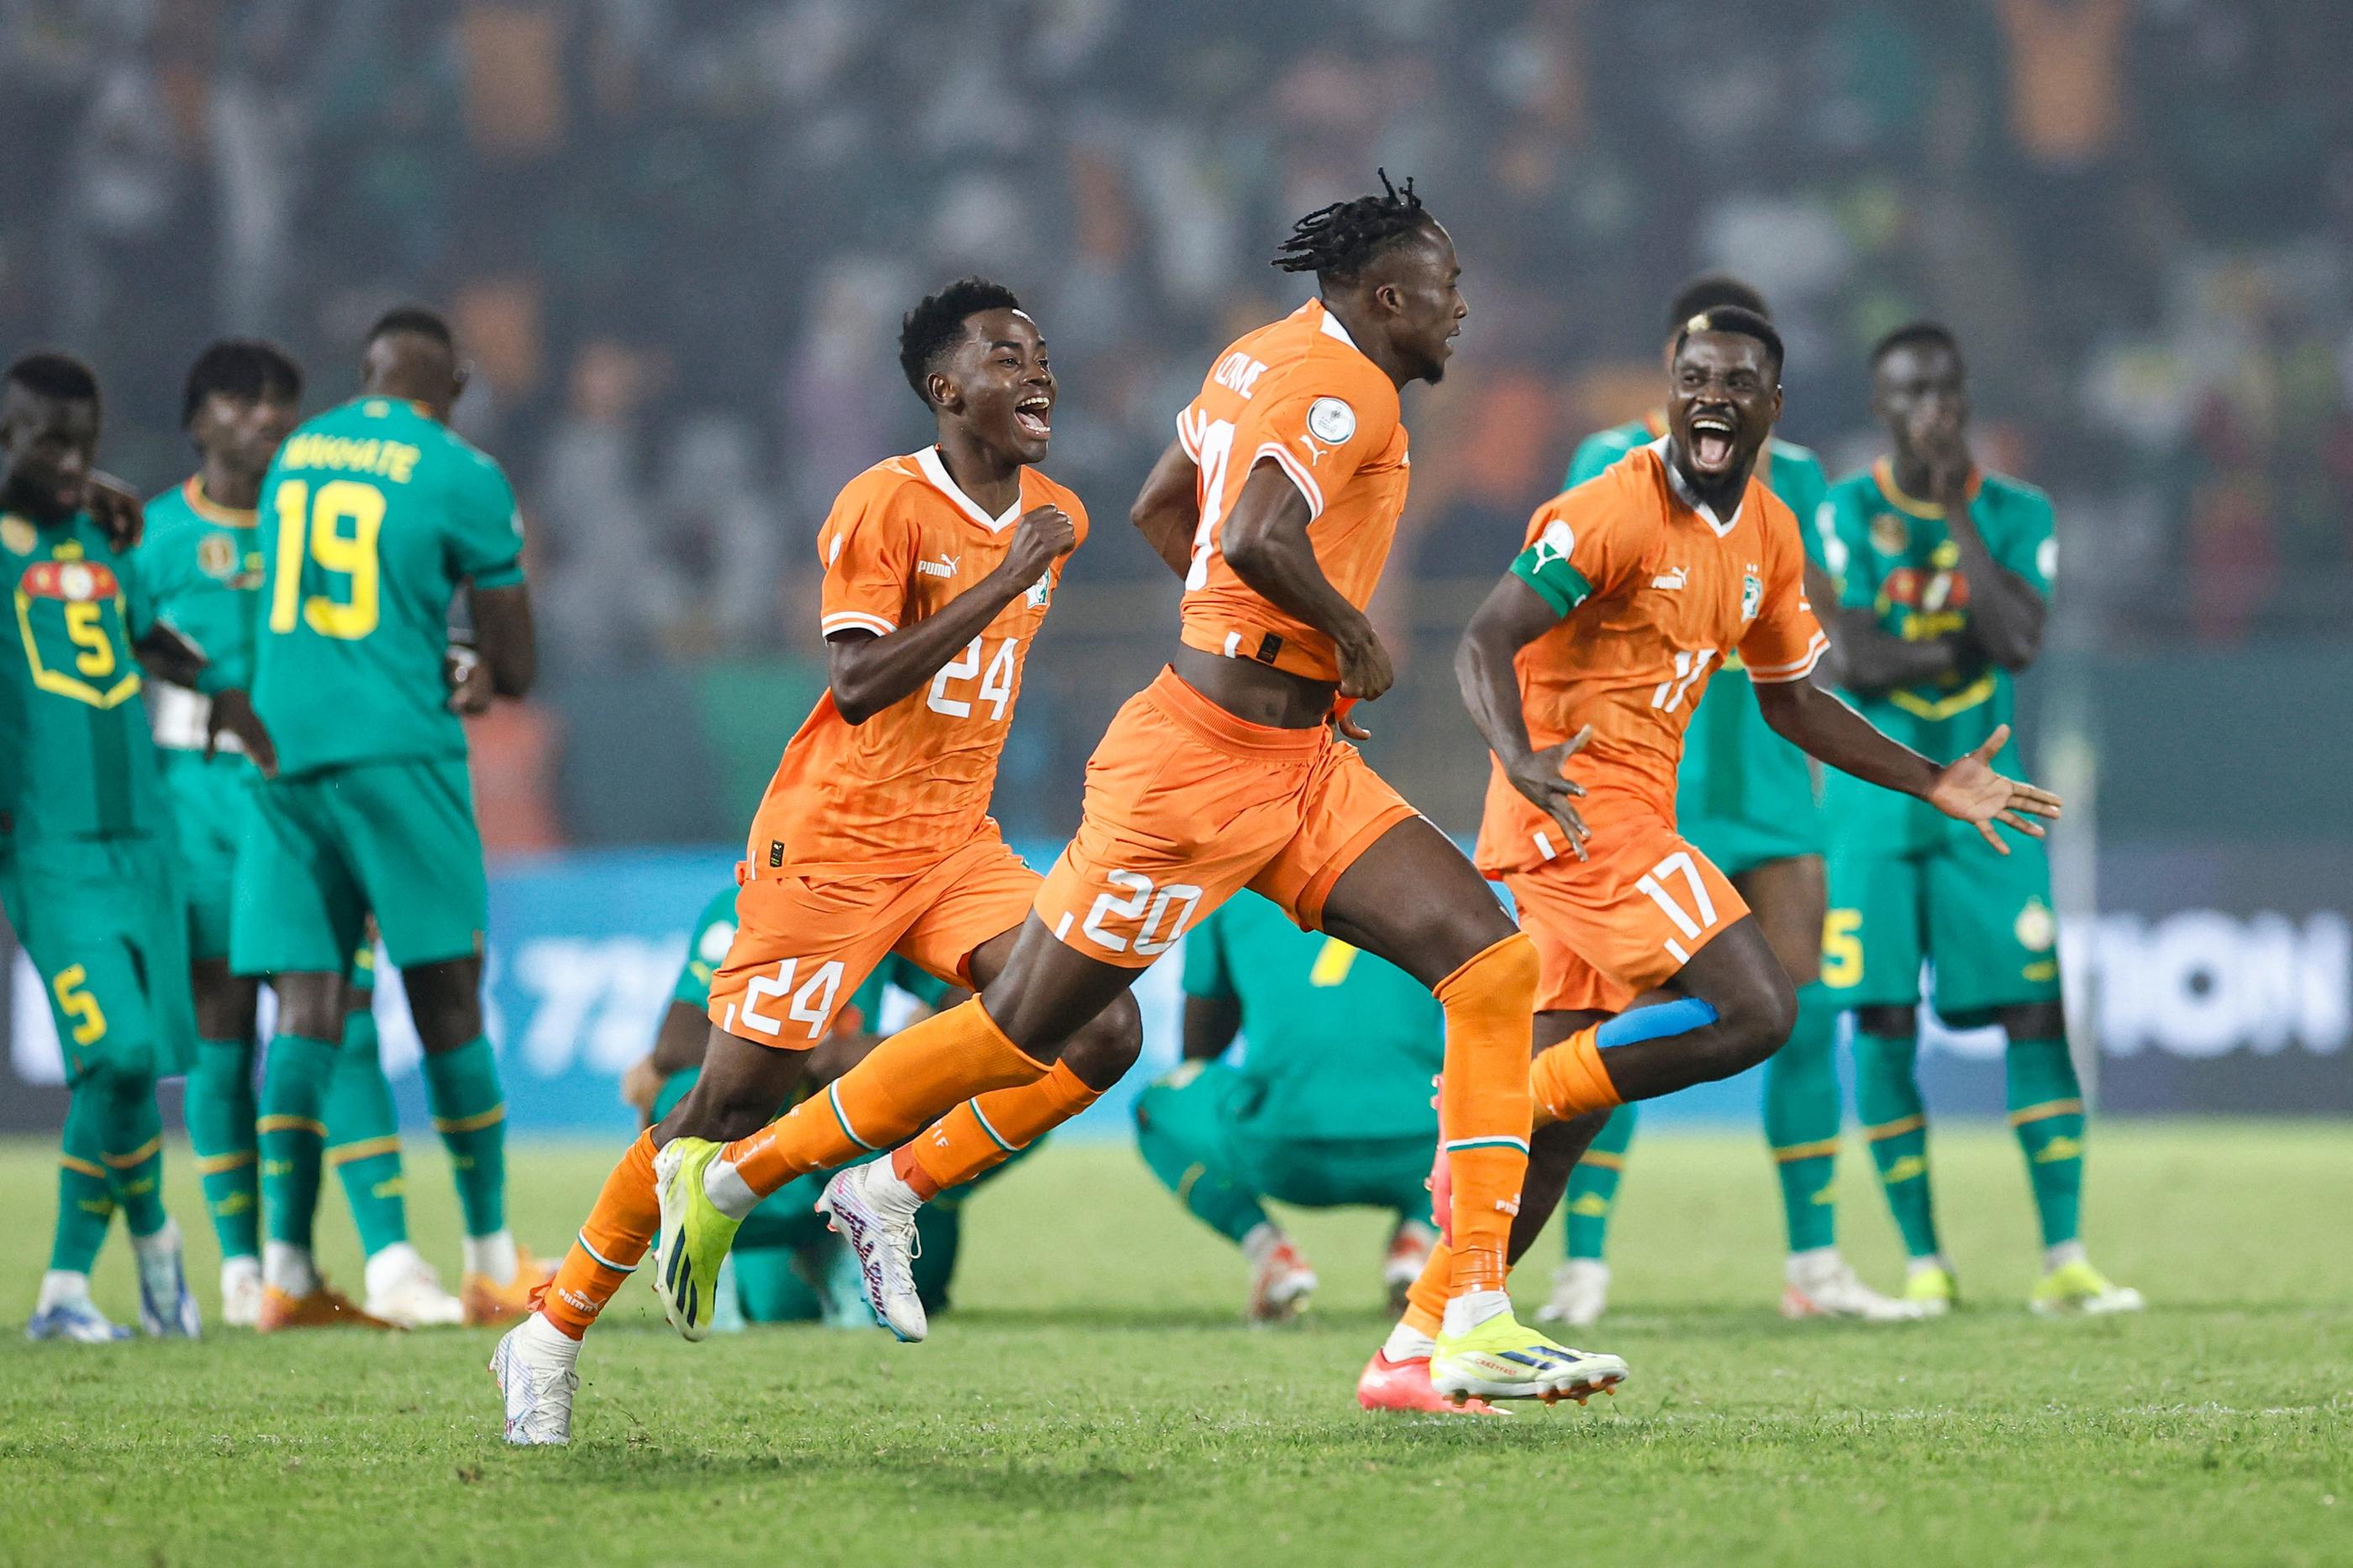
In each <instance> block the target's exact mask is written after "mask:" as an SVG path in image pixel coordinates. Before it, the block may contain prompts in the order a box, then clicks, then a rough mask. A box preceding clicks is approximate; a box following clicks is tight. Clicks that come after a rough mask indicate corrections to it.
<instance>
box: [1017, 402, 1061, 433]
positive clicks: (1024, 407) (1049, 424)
mask: <svg viewBox="0 0 2353 1568" xmlns="http://www.w3.org/2000/svg"><path fill="white" fill-rule="evenodd" d="M1013 423H1014V425H1015V426H1016V427H1017V428H1018V429H1019V430H1020V432H1021V434H1023V435H1024V436H1027V437H1029V438H1030V439H1031V440H1033V441H1043V440H1044V439H1046V438H1047V437H1049V436H1051V435H1052V434H1053V433H1054V399H1053V397H1052V395H1050V394H1048V393H1043V392H1033V393H1031V394H1030V395H1029V396H1027V397H1025V398H1023V399H1022V400H1021V401H1020V402H1018V403H1017V404H1015V405H1013Z"/></svg>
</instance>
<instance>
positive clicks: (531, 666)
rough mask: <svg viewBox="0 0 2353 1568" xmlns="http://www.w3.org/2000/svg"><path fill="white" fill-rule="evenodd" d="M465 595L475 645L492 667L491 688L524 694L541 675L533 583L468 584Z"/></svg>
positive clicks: (513, 694) (510, 696)
mask: <svg viewBox="0 0 2353 1568" xmlns="http://www.w3.org/2000/svg"><path fill="white" fill-rule="evenodd" d="M466 598H467V603H468V604H469V605H470V606H471V608H472V610H473V615H474V649H475V651H476V652H477V653H479V654H480V656H481V661H482V666H483V668H486V669H488V670H489V671H490V675H491V691H492V692H494V693H496V694H497V695H498V696H501V697H504V698H508V699H510V700H512V699H515V698H520V697H522V696H523V695H525V694H526V693H528V692H529V691H530V690H531V687H532V682H533V680H535V679H538V676H539V646H538V643H537V641H536V639H535V638H534V637H533V634H532V620H531V588H530V585H529V584H523V583H512V584H508V585H507V586H505V587H503V588H479V587H476V586H474V585H473V584H468V585H467V588H466Z"/></svg>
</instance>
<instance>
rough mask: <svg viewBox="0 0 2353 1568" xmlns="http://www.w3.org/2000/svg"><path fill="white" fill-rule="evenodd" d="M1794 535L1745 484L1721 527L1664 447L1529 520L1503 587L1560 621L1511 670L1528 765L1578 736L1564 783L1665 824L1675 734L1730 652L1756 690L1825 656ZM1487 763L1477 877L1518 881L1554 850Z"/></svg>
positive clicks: (1613, 469)
mask: <svg viewBox="0 0 2353 1568" xmlns="http://www.w3.org/2000/svg"><path fill="white" fill-rule="evenodd" d="M1805 568H1806V555H1805V546H1804V543H1803V541H1802V539H1801V538H1800V536H1799V532H1798V520H1797V519H1796V517H1795V516H1793V515H1792V514H1791V513H1790V511H1789V509H1788V507H1787V506H1786V505H1784V504H1783V503H1782V502H1781V501H1780V500H1779V499H1778V498H1777V497H1776V496H1775V495H1774V494H1773V492H1772V491H1771V490H1769V489H1766V488H1765V485H1764V483H1763V481H1762V480H1760V479H1756V478H1754V477H1751V479H1749V481H1748V489H1746V492H1744V493H1743V494H1742V496H1741V499H1740V505H1739V507H1738V509H1737V510H1735V511H1734V512H1733V514H1732V517H1731V519H1730V521H1722V522H1719V521H1718V520H1717V519H1716V517H1715V514H1714V513H1713V512H1711V511H1710V510H1707V508H1706V507H1705V506H1704V505H1703V504H1701V503H1700V502H1698V501H1697V500H1696V499H1695V498H1692V497H1689V496H1686V495H1685V494H1684V493H1683V489H1682V484H1681V479H1680V478H1679V476H1677V475H1675V474H1674V473H1673V472H1672V471H1671V470H1670V468H1668V465H1667V460H1666V443H1665V442H1664V441H1663V440H1661V441H1657V442H1653V443H1652V444H1651V445H1650V446H1647V447H1637V448H1636V449H1635V450H1634V451H1632V452H1630V453H1628V454H1627V455H1626V456H1625V457H1624V458H1620V459H1619V461H1617V462H1616V463H1614V464H1612V465H1611V466H1610V467H1609V468H1607V469H1605V470H1603V471H1602V472H1601V473H1600V474H1599V476H1597V477H1596V478H1594V479H1589V480H1588V481H1586V482H1585V483H1584V484H1581V485H1579V486H1577V488H1576V489H1572V490H1567V491H1565V492H1563V493H1562V494H1560V495H1557V496H1555V497H1554V498H1553V499H1552V500H1548V501H1546V503H1545V504H1544V505H1543V506H1541V507H1539V508H1538V509H1536V513H1535V516H1534V517H1533V518H1531V519H1529V520H1528V531H1527V542H1526V548H1525V549H1524V550H1523V551H1522V552H1521V553H1520V555H1519V558H1518V559H1517V560H1515V561H1514V562H1513V563H1512V572H1513V574H1514V575H1515V576H1518V577H1519V578H1520V579H1521V580H1522V581H1524V582H1525V583H1526V584H1528V585H1529V586H1530V587H1532V588H1533V589H1535V591H1536V592H1537V593H1538V594H1541V595H1544V596H1545V598H1546V600H1547V601H1548V602H1550V603H1551V604H1552V605H1553V606H1554V607H1555V608H1556V609H1557V610H1559V611H1561V613H1562V619H1561V621H1560V624H1559V625H1557V626H1554V627H1553V628H1552V629H1551V630H1549V631H1547V632H1546V633H1545V634H1544V635H1543V636H1542V637H1538V638H1536V639H1535V641H1534V642H1532V643H1530V644H1528V645H1527V647H1524V648H1522V649H1521V650H1520V653H1519V657H1518V658H1517V659H1516V660H1514V668H1515V669H1516V670H1517V672H1518V675H1519V684H1520V704H1521V711H1522V714H1523V716H1524V717H1525V719H1526V721H1527V727H1528V739H1529V741H1530V742H1532V743H1533V744H1534V745H1535V747H1536V748H1537V749H1538V750H1539V751H1541V750H1543V749H1544V748H1545V747H1547V746H1551V745H1556V744H1557V743H1559V742H1562V741H1565V740H1567V739H1568V737H1569V736H1571V735H1573V734H1575V733H1576V732H1577V731H1578V730H1579V729H1581V728H1583V727H1584V726H1585V725H1588V724H1590V725H1592V726H1593V738H1592V740H1590V741H1588V742H1587V743H1586V746H1585V749H1584V751H1582V752H1579V753H1577V756H1576V757H1574V758H1572V759H1571V760H1570V762H1569V764H1568V770H1567V771H1568V773H1569V774H1570V776H1571V777H1573V778H1575V779H1576V780H1577V782H1578V783H1579V784H1583V785H1585V787H1586V788H1587V789H1588V790H1589V791H1592V792H1594V793H1595V794H1597V795H1599V794H1601V793H1603V792H1615V793H1617V794H1620V795H1628V796H1631V797H1632V798H1633V799H1635V800H1638V801H1640V802H1641V803H1643V804H1644V805H1649V806H1651V808H1652V809H1653V810H1655V811H1656V812H1657V814H1658V815H1659V816H1660V817H1662V819H1663V820H1664V821H1666V822H1667V823H1670V824H1672V822H1673V821H1674V819H1675V815H1674V813H1675V769H1676V767H1677V765H1678V764H1679V763H1681V762H1682V761H1683V731H1684V729H1685V728H1686V727H1687V726H1688V725H1689V724H1690V723H1691V716H1692V710H1694V709H1695V708H1697V707H1698V706H1699V700H1700V697H1701V695H1702V694H1703V693H1704V692H1705V691H1706V689H1707V681H1708V677H1709V675H1710V673H1711V672H1712V671H1714V670H1715V668H1717V667H1718V666H1719V665H1721V664H1722V663H1723V662H1724V660H1725V657H1726V655H1727V654H1729V653H1731V652H1732V651H1733V650H1735V649H1737V650H1738V652H1739V655H1740V659H1741V662H1742V663H1743V664H1745V665H1746V667H1747V669H1748V677H1749V679H1751V680H1753V681H1755V682H1757V684H1759V685H1769V684H1772V683H1774V682H1777V681H1787V680H1801V679H1805V677H1806V676H1807V675H1809V674H1810V673H1811V672H1812V670H1813V668H1814V666H1815V665H1816V664H1817V663H1819V662H1820V659H1821V657H1822V653H1823V651H1824V650H1825V649H1826V648H1827V647H1829V644H1828V642H1827V640H1826V639H1825V638H1824V637H1823V636H1822V630H1821V627H1820V626H1818V625H1817V624H1816V623H1815V620H1814V612H1813V606H1812V605H1810V604H1808V603H1807V601H1806V582H1805ZM1559 835H1560V830H1559V828H1558V826H1556V825H1555V824H1554V822H1553V820H1552V819H1551V818H1550V817H1549V816H1546V815H1545V813H1544V812H1542V811H1541V810H1539V809H1537V808H1536V807H1535V805H1531V804H1530V803H1529V802H1528V801H1527V799H1526V798H1525V797H1524V796H1523V795H1521V794H1520V793H1519V791H1517V790H1515V789H1514V788H1513V787H1512V785H1511V783H1510V781H1509V780H1507V779H1506V778H1504V770H1503V767H1502V764H1501V763H1495V764H1493V775H1492V776H1491V777H1490V778H1489V780H1488V782H1487V806H1486V813H1485V816H1484V817H1483V818H1482V821H1481V823H1480V826H1479V847H1478V853H1477V857H1476V858H1477V860H1478V865H1479V868H1480V869H1481V870H1482V871H1484V872H1486V873H1487V874H1488V875H1490V876H1497V875H1500V874H1502V873H1503V872H1505V871H1517V870H1525V869H1527V868H1531V867H1535V866H1538V865H1541V864H1543V863H1544V862H1545V861H1546V860H1549V859H1551V858H1554V856H1556V855H1557V854H1558V853H1560V852H1561V851H1563V850H1565V849H1566V848H1567V846H1566V845H1562V844H1559V843H1557V842H1556V840H1557V839H1558V837H1559Z"/></svg>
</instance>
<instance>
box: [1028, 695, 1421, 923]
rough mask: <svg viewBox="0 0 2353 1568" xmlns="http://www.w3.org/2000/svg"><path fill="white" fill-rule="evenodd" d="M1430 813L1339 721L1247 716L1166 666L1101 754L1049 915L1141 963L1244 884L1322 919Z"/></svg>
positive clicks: (1114, 724) (1049, 882) (1116, 724)
mask: <svg viewBox="0 0 2353 1568" xmlns="http://www.w3.org/2000/svg"><path fill="white" fill-rule="evenodd" d="M1411 816H1419V813H1418V812H1416V811H1415V810H1414V809H1413V807H1412V806H1410V805H1407V804H1406V801H1405V797H1404V796H1402V795H1398V792H1397V791H1396V790H1394V789H1391V788H1390V787H1389V786H1388V784H1387V783H1385V782H1384V781H1383V780H1382V778H1381V776H1380V775H1379V774H1378V773H1375V772H1373V770H1372V768H1371V767H1370V766H1369V765H1368V764H1367V763H1366V761H1365V759H1364V756H1363V755H1362V753H1360V752H1358V751H1357V750H1356V747H1354V746H1351V745H1349V744H1348V743H1347V742H1344V741H1340V740H1336V739H1335V738H1334V737H1333V735H1332V732H1331V731H1330V729H1329V728H1328V727H1327V726H1324V725H1321V724H1319V725H1316V726H1315V727H1314V728H1313V729H1308V730H1277V729H1274V728H1271V727H1270V726H1268V725H1264V724H1252V723H1249V722H1246V721H1243V720H1240V719H1237V718H1235V717H1234V716H1233V715H1232V714H1230V713H1229V712H1227V711H1226V710H1224V709H1222V708H1220V707H1219V706H1218V705H1217V704H1216V703H1214V702H1211V701H1210V700H1208V698H1206V697H1204V696H1202V695H1201V694H1200V693H1199V692H1198V691H1196V690H1194V689H1192V688H1191V687H1189V686H1187V685H1186V684H1185V683H1184V682H1183V681H1182V680H1180V679H1177V677H1176V671H1174V670H1172V669H1163V670H1162V671H1161V672H1160V676H1159V679H1155V681H1153V683H1152V684H1151V685H1150V686H1147V687H1145V689H1143V690H1142V691H1139V692H1137V693H1136V694H1135V695H1134V697H1131V698H1129V699H1128V700H1127V703H1126V705H1125V706H1124V707H1123V708H1121V709H1120V710H1119V715H1118V717H1116V718H1114V719H1113V721H1111V728H1110V729H1109V730H1108V731H1104V733H1103V742H1102V743H1101V744H1100V745H1098V746H1096V747H1095V754H1094V755H1093V757H1092V758H1091V759H1090V760H1089V761H1088V763H1087V795H1086V815H1085V817H1084V819H1083V820H1082V821H1081V822H1080V824H1079V836H1078V837H1076V838H1074V839H1072V840H1071V846H1070V847H1069V848H1067V849H1065V850H1063V851H1062V857H1061V858H1060V859H1059V860H1057V861H1056V862H1055V863H1054V868H1053V869H1052V870H1050V871H1049V872H1048V873H1046V885H1045V886H1044V887H1042V888H1040V889H1039V890H1038V906H1037V907H1038V916H1039V919H1040V920H1042V921H1045V922H1046V928H1047V929H1048V930H1049V931H1052V932H1053V933H1054V935H1055V936H1056V937H1058V938H1060V940H1061V941H1062V942H1067V943H1068V944H1070V945H1071V947H1073V948H1075V949H1077V950H1078V951H1079V952H1083V953H1085V954H1086V955H1087V956H1088V957H1090V958H1099V959H1102V960H1103V962H1104V963H1116V964H1119V965H1122V966H1123V967H1124V968H1128V969H1142V968H1144V967H1145V966H1146V965H1148V964H1149V963H1152V961H1153V960H1154V959H1155V958H1157V957H1159V956H1160V955H1161V954H1162V953H1164V952H1167V951H1168V949H1169V948H1170V947H1172V946H1174V945H1175V943H1176V939H1177V938H1178V937H1180V936H1182V935H1183V934H1184V933H1185V928H1186V927H1187V926H1188V925H1190V924H1192V922H1193V921H1196V920H1198V919H1199V918H1200V917H1201V916H1203V915H1206V914H1208V912H1209V911H1210V910H1214V909H1216V908H1217V907H1218V906H1219V904H1222V903H1224V902H1225V901H1226V900H1228V899H1230V898H1232V897H1233V896H1234V894H1235V893H1237V892H1239V891H1240V890H1241V889H1244V888H1248V889H1250V890H1251V891H1253V892H1257V893H1262V894H1264V895H1265V896H1266V897H1267V898H1269V899H1271V900H1274V902H1275V903H1276V904H1277V905H1279V906H1281V908H1282V910H1283V912H1284V913H1286V914H1288V915H1289V916H1290V917H1291V918H1292V919H1293V920H1294V921H1298V922H1299V924H1300V925H1301V926H1302V927H1303V928H1305V929H1306V930H1309V931H1314V930H1317V929H1319V928H1320V926H1321V925H1322V923H1323V916H1324V895H1325V894H1327V893H1329V892H1330V891H1331V890H1332V884H1333V883H1334V882H1335V881H1337V880H1339V878H1340V873H1341V872H1343V871H1345V870H1346V869H1347V868H1349V867H1350V866H1351V865H1353V864H1355V863H1356V858H1357V857H1358V856H1360V855H1362V854H1363V853H1364V852H1365V850H1366V848H1367V847H1370V846H1371V844H1372V842H1373V840H1375V839H1376V838H1378V837H1380V836H1381V835H1382V834H1384V833H1386V832H1388V830H1389V829H1390V828H1391V827H1394V826H1397V825H1398V823H1400V822H1403V821H1405V820H1406V819H1407V818H1408V817H1411Z"/></svg>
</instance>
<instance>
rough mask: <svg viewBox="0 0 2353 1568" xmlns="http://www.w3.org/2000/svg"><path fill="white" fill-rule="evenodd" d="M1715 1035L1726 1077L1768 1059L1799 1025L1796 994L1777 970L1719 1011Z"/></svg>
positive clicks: (1733, 998)
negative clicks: (1720, 1050)
mask: <svg viewBox="0 0 2353 1568" xmlns="http://www.w3.org/2000/svg"><path fill="white" fill-rule="evenodd" d="M1718 1011H1719V1016H1718V1021H1717V1035H1718V1038H1719V1040H1720V1042H1721V1047H1722V1049H1723V1051H1724V1054H1725V1064H1724V1065H1725V1077H1727V1078H1728V1077H1730V1076H1731V1075H1732V1074H1733V1073H1737V1072H1746V1070H1747V1069H1748V1068H1753V1067H1755V1066H1757V1064H1758V1063H1760V1062H1763V1061H1765V1060H1767V1059H1768V1058H1771V1057H1772V1055H1773V1053H1774V1052H1776V1051H1778V1050H1779V1049H1780V1048H1781V1047H1782V1046H1783V1045H1784V1044H1786V1043H1787V1042H1788V1038H1789V1031H1790V1030H1791V1029H1794V1028H1796V1027H1797V1025H1798V994H1797V992H1796V991H1795V990H1794V989H1792V988H1791V986H1790V984H1789V983H1788V977H1787V976H1786V975H1784V974H1782V973H1780V971H1778V969H1777V970H1775V971H1774V972H1773V973H1771V974H1770V975H1769V976H1765V977H1761V978H1760V979H1759V980H1758V981H1757V983H1756V984H1751V985H1748V986H1746V987H1744V988H1743V989H1742V990H1741V991H1740V992H1739V994H1736V995H1735V996H1733V997H1731V998H1729V999H1728V1000H1727V1002H1726V1003H1725V1005H1722V1006H1721V1007H1720V1008H1719V1010H1718Z"/></svg>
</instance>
